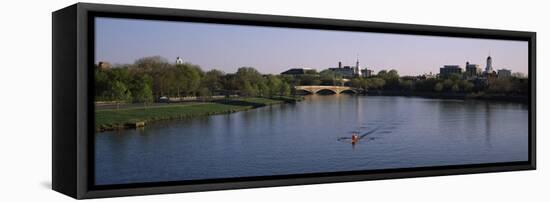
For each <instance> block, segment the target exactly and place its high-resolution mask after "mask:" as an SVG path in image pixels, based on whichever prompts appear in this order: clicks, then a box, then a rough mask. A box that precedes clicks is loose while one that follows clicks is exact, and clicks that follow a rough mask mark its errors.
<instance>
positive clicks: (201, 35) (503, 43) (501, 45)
mask: <svg viewBox="0 0 550 202" xmlns="http://www.w3.org/2000/svg"><path fill="white" fill-rule="evenodd" d="M95 29H96V34H95V37H96V39H95V40H96V50H95V55H96V58H95V61H96V63H97V62H99V61H108V62H110V63H113V64H125V63H133V62H134V61H135V60H136V59H138V58H141V57H146V56H157V55H158V56H162V57H164V58H166V59H168V60H169V61H170V62H175V59H176V57H178V56H179V57H182V58H183V60H184V61H186V62H190V63H193V64H197V65H200V66H201V67H202V69H204V70H210V69H219V70H222V71H224V72H227V73H232V72H235V71H236V69H237V68H238V67H242V66H251V67H255V68H256V69H258V70H259V71H260V72H262V73H275V74H278V73H280V72H283V71H285V70H286V69H289V68H295V67H308V68H315V69H318V70H322V69H325V68H328V67H334V66H337V64H338V61H342V64H343V65H355V61H356V59H357V57H358V58H359V61H360V66H361V67H362V68H365V67H368V68H369V69H373V70H375V71H376V72H378V71H380V70H382V69H397V70H398V72H399V74H400V75H418V74H423V73H429V72H433V73H437V72H438V71H439V67H441V66H443V65H447V64H457V65H461V66H462V67H464V64H465V63H466V61H469V62H470V63H474V64H479V65H480V67H482V68H484V67H485V59H486V58H487V56H488V54H491V57H492V58H493V68H495V69H501V68H506V69H511V70H512V71H513V72H522V73H527V68H528V43H527V42H525V41H510V40H492V39H491V40H490V39H471V38H455V37H437V36H418V35H404V34H385V33H367V32H350V31H331V30H312V29H296V28H278V27H261V26H243V25H223V24H209V23H188V22H170V21H156V20H134V19H117V18H103V17H102V18H96V28H95Z"/></svg>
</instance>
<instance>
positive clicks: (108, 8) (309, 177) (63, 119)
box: [52, 3, 536, 199]
mask: <svg viewBox="0 0 550 202" xmlns="http://www.w3.org/2000/svg"><path fill="white" fill-rule="evenodd" d="M98 16H106V17H123V18H135V19H157V20H168V21H192V22H208V23H222V24H240V25H259V26H275V27H294V28H309V29H326V30H348V31H366V32H381V33H400V34H415V35H428V36H449V37H469V38H483V39H507V40H521V41H527V42H528V44H529V45H528V46H529V48H528V51H529V53H528V59H529V63H528V64H529V70H528V74H529V78H528V79H529V80H528V81H529V108H528V109H529V127H528V128H529V145H528V146H529V160H528V161H525V162H508V163H489V164H476V165H459V166H437V167H422V168H400V169H386V170H372V171H353V172H337V173H321V174H296V175H286V176H267V177H244V178H235V179H224V180H216V179H212V180H197V181H190V182H160V183H140V184H131V185H105V186H96V185H94V184H93V183H92V182H93V179H94V178H93V174H94V172H93V169H94V166H93V163H94V162H93V159H94V156H93V155H94V152H93V146H92V145H93V141H94V139H93V135H92V134H94V127H93V126H94V117H93V116H94V114H93V112H94V105H93V95H94V94H93V92H94V91H93V87H94V85H93V83H92V82H93V68H91V67H93V62H94V60H93V58H94V49H93V47H94V37H93V36H94V20H93V19H94V17H98ZM52 21H53V23H52V24H53V25H52V37H53V38H52V43H53V44H52V46H53V48H52V52H53V53H52V77H53V78H52V88H53V93H52V110H53V111H52V114H53V117H52V188H53V189H54V190H56V191H58V192H61V193H63V194H66V195H68V196H71V197H74V198H77V199H84V198H98V197H114V196H130V195H145V194H163V193H179V192H194V191H207V190H223V189H240V188H254V187H272V186H287V185H305V184H317V183H334V182H350V181H362V180H378V179H394V178H409V177H424V176H442V175H457V174H473V173H487V172H503V171H519V170H534V169H536V84H535V83H536V82H535V79H536V33H535V32H523V31H505V30H491V29H474V28H461V27H444V26H429V25H414V24H399V23H381V22H365V21H352V20H335V19H319V18H305V17H288V16H275V15H258V14H243V13H229V12H212V11H197V10H183V9H167V8H152V7H134V6H119V5H106V4H89V3H77V4H74V5H72V6H69V7H66V8H63V9H60V10H58V11H55V12H53V14H52Z"/></svg>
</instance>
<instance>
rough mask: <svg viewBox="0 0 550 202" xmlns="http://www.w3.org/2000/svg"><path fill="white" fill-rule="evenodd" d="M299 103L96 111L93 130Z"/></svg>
mask: <svg viewBox="0 0 550 202" xmlns="http://www.w3.org/2000/svg"><path fill="white" fill-rule="evenodd" d="M302 99H303V98H302V97H296V98H294V97H275V98H234V99H223V100H216V101H211V102H199V103H193V104H168V105H164V106H152V107H139V108H128V109H119V110H117V109H105V110H96V111H95V130H96V131H105V130H116V129H125V128H135V127H142V126H144V125H146V124H149V123H151V122H154V121H159V120H170V119H185V118H191V117H197V116H209V115H217V114H228V113H233V112H238V111H245V110H249V109H254V108H258V107H264V106H269V105H275V104H282V103H294V102H298V101H301V100H302Z"/></svg>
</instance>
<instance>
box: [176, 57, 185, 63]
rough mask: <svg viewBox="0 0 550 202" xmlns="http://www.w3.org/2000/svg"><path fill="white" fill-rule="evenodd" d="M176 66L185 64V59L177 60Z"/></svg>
mask: <svg viewBox="0 0 550 202" xmlns="http://www.w3.org/2000/svg"><path fill="white" fill-rule="evenodd" d="M176 64H177V65H181V64H183V59H181V58H180V57H177V58H176Z"/></svg>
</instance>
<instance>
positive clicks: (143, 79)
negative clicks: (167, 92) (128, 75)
mask: <svg viewBox="0 0 550 202" xmlns="http://www.w3.org/2000/svg"><path fill="white" fill-rule="evenodd" d="M134 78H135V79H134V80H133V82H132V83H131V85H130V87H129V90H130V92H131V95H132V97H133V101H134V102H139V103H143V106H144V107H145V106H147V103H151V102H153V100H154V99H153V89H152V87H151V86H152V83H153V81H152V80H153V79H152V78H151V77H150V76H149V75H135V76H134Z"/></svg>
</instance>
